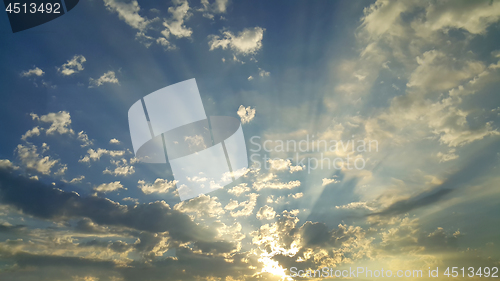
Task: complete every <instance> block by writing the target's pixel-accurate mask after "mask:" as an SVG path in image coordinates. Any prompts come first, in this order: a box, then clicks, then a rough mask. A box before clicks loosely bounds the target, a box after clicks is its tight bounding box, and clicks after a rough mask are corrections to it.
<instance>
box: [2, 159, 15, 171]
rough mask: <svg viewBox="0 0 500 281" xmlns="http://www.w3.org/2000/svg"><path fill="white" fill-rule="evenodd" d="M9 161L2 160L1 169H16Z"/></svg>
mask: <svg viewBox="0 0 500 281" xmlns="http://www.w3.org/2000/svg"><path fill="white" fill-rule="evenodd" d="M16 168H17V167H16V166H14V164H12V162H11V161H10V160H9V159H0V169H16Z"/></svg>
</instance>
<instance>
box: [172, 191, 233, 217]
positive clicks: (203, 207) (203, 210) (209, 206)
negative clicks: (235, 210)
mask: <svg viewBox="0 0 500 281" xmlns="http://www.w3.org/2000/svg"><path fill="white" fill-rule="evenodd" d="M174 210H177V211H179V212H182V213H195V214H196V217H197V218H203V217H219V216H220V215H223V214H224V213H225V211H224V209H222V206H221V203H220V202H219V201H218V200H217V197H215V196H210V195H204V194H202V195H200V196H198V197H195V198H192V199H190V200H187V201H182V202H180V203H178V204H177V205H175V206H174Z"/></svg>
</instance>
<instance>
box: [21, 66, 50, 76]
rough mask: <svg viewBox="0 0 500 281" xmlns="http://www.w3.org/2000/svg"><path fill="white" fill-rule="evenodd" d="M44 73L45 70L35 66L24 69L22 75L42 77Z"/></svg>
mask: <svg viewBox="0 0 500 281" xmlns="http://www.w3.org/2000/svg"><path fill="white" fill-rule="evenodd" d="M43 74H45V72H44V71H43V70H41V69H40V68H39V67H35V68H33V69H30V70H26V71H23V72H22V73H21V76H22V77H29V76H38V77H40V76H42V75H43Z"/></svg>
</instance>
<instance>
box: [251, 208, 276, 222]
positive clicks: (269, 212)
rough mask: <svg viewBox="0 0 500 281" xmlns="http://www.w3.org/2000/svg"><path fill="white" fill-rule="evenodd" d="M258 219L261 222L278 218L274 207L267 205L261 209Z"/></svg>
mask: <svg viewBox="0 0 500 281" xmlns="http://www.w3.org/2000/svg"><path fill="white" fill-rule="evenodd" d="M256 217H257V219H259V220H272V219H274V218H275V217H276V212H275V211H274V209H273V207H269V206H267V205H265V206H262V207H260V209H259V211H258V212H257V215H256Z"/></svg>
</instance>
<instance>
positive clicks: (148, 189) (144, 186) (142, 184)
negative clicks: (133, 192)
mask: <svg viewBox="0 0 500 281" xmlns="http://www.w3.org/2000/svg"><path fill="white" fill-rule="evenodd" d="M137 183H138V184H139V185H138V186H137V187H139V189H140V190H141V191H142V192H143V193H144V194H152V193H168V192H169V191H170V190H173V189H174V188H175V184H176V183H177V181H175V180H173V181H169V180H166V179H160V178H157V179H156V180H155V181H154V183H153V184H148V183H146V181H144V180H139V181H138V182H137Z"/></svg>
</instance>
